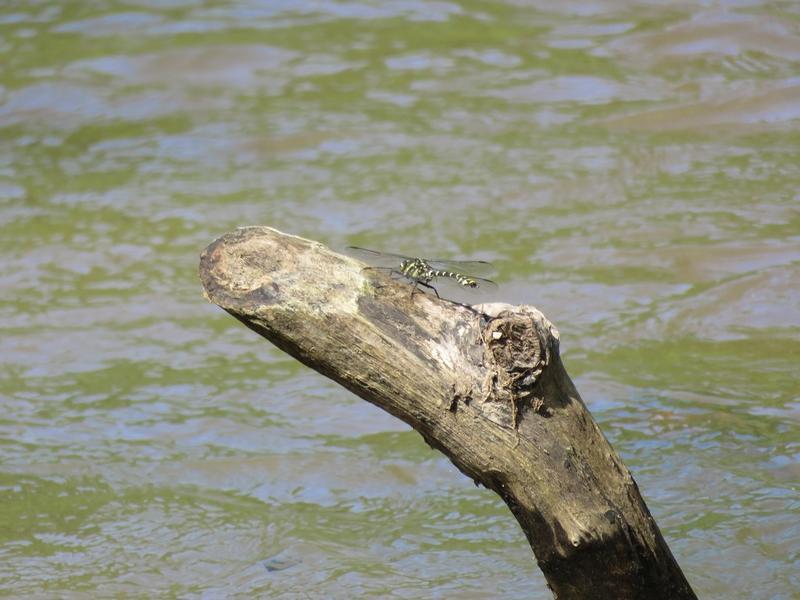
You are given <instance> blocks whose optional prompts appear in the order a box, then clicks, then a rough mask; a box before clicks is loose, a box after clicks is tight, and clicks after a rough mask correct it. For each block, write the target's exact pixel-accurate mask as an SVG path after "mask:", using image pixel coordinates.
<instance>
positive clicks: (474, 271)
mask: <svg viewBox="0 0 800 600" xmlns="http://www.w3.org/2000/svg"><path fill="white" fill-rule="evenodd" d="M347 249H348V250H349V251H350V253H352V254H353V255H355V256H358V257H359V258H363V259H364V261H365V262H367V263H370V264H372V265H374V266H371V267H367V269H375V270H379V271H388V272H389V273H390V274H391V275H400V276H402V277H404V278H406V279H408V280H409V281H411V282H413V283H414V287H413V288H412V290H411V295H412V296H413V295H414V292H415V291H416V290H417V289H418V286H422V287H426V288H428V289H431V290H433V293H434V294H436V297H437V298H440V297H441V296H439V292H438V291H437V290H436V288H435V287H433V285H431V283H432V282H433V281H436V280H437V279H441V280H444V281H448V280H449V281H454V282H456V283H457V284H458V285H459V286H461V287H464V288H472V289H474V288H478V287H481V288H489V289H493V288H496V287H497V284H496V283H495V282H494V281H491V280H489V279H483V278H482V277H478V274H480V275H489V274H491V273H493V272H494V271H495V269H494V266H493V265H492V263H488V262H486V261H483V260H463V261H462V260H440V259H432V258H418V257H413V256H405V255H403V254H392V253H391V252H378V251H377V250H369V249H367V248H359V247H358V246H348V247H347Z"/></svg>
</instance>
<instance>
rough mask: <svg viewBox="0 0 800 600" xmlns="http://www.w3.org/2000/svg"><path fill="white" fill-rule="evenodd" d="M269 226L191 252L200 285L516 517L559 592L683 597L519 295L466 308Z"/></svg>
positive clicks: (685, 588)
mask: <svg viewBox="0 0 800 600" xmlns="http://www.w3.org/2000/svg"><path fill="white" fill-rule="evenodd" d="M364 266H365V265H364V264H362V263H360V262H358V261H356V260H354V259H352V258H350V257H347V256H343V255H341V254H337V253H335V252H332V251H331V250H329V249H328V248H326V247H325V246H323V245H321V244H319V243H316V242H313V241H310V240H306V239H303V238H299V237H296V236H291V235H287V234H283V233H281V232H279V231H276V230H274V229H270V228H267V227H247V228H242V229H238V230H236V231H234V232H231V233H229V234H226V235H224V236H223V237H221V238H220V239H218V240H216V241H215V242H213V243H212V244H211V245H210V246H209V247H208V248H207V249H206V250H205V251H204V252H203V254H202V256H201V260H200V277H201V280H202V282H203V286H204V288H205V293H206V295H207V297H208V299H209V300H210V301H211V302H213V303H215V304H217V305H219V306H220V307H222V308H223V309H225V310H226V311H227V312H229V313H230V314H231V315H233V316H234V317H236V318H237V319H239V320H240V321H242V322H243V323H244V324H245V325H247V326H248V327H250V328H251V329H253V330H255V331H256V332H257V333H259V334H260V335H262V336H264V337H265V338H267V339H268V340H269V341H271V342H272V343H274V344H275V345H276V346H278V347H279V348H280V349H281V350H284V351H285V352H287V353H289V354H290V355H292V356H293V357H295V358H296V359H297V360H299V361H301V362H302V363H304V364H306V365H308V366H309V367H311V368H312V369H315V370H316V371H319V372H320V373H322V374H324V375H326V376H327V377H330V378H331V379H333V380H334V381H337V382H338V383H340V384H341V385H343V386H345V387H346V388H347V389H349V390H351V391H352V392H353V393H355V394H357V395H358V396H360V397H361V398H363V399H365V400H367V401H369V402H371V403H373V404H375V405H377V406H379V407H381V408H383V409H384V410H386V411H388V412H390V413H391V414H393V415H395V416H396V417H398V418H400V419H402V420H403V421H405V422H406V423H408V424H409V425H411V427H413V428H414V429H415V430H416V431H418V432H419V433H420V434H421V435H422V436H423V438H424V439H425V440H426V441H427V443H428V444H429V445H430V446H432V447H433V448H436V449H438V450H440V451H441V452H443V453H444V454H445V455H446V456H447V457H448V458H450V460H452V461H453V463H454V464H455V465H456V466H457V467H458V468H459V469H460V470H461V471H462V472H463V473H465V474H466V475H468V476H469V477H471V478H472V479H473V480H474V481H475V482H476V483H480V484H482V485H484V486H485V487H487V488H489V489H491V490H494V491H495V492H496V493H497V494H498V495H499V496H500V497H501V498H502V499H503V500H504V501H505V503H506V504H507V505H508V507H509V508H510V509H511V512H512V513H513V514H514V516H515V517H516V519H517V521H518V522H519V524H520V525H521V526H522V529H523V531H524V532H525V535H526V536H527V539H528V541H529V543H530V545H531V548H532V549H533V552H534V554H535V556H536V559H537V561H538V564H539V567H540V568H541V570H542V572H543V573H544V575H545V578H546V579H547V582H548V584H549V586H550V588H551V590H552V591H553V593H554V595H555V597H557V598H569V599H573V598H614V599H625V598H647V599H670V600H675V599H682V598H695V595H694V593H693V592H692V589H691V587H690V586H689V584H688V582H687V581H686V578H685V577H684V575H683V573H682V572H681V570H680V567H679V566H678V564H677V562H676V561H675V559H674V558H673V556H672V554H671V552H670V550H669V548H668V547H667V544H666V542H665V541H664V539H663V537H662V535H661V532H660V531H659V529H658V526H657V525H656V523H655V521H654V520H653V518H652V516H651V515H650V512H649V511H648V509H647V507H646V506H645V503H644V501H643V500H642V497H641V495H640V494H639V490H638V488H637V486H636V483H635V482H634V480H633V477H631V474H630V472H629V471H628V469H627V468H626V467H625V465H624V464H623V463H622V461H621V460H620V458H619V456H617V453H616V452H615V451H614V449H613V448H612V447H611V445H610V444H609V443H608V441H607V440H606V439H605V437H604V436H603V434H602V433H601V432H600V429H599V428H598V426H597V424H596V423H595V422H594V420H593V419H592V417H591V415H590V414H589V411H588V410H587V409H586V406H585V405H584V403H583V401H582V400H581V398H580V396H579V395H578V392H577V390H576V389H575V387H574V386H573V384H572V381H571V380H570V378H569V376H568V375H567V373H566V371H565V370H564V367H563V365H562V363H561V359H560V356H559V346H558V344H559V338H558V332H557V331H556V329H555V327H553V325H552V324H551V323H550V322H549V321H548V320H547V319H546V318H545V317H544V315H542V313H540V312H539V311H538V310H537V309H535V308H533V307H532V306H511V305H507V304H484V305H478V306H474V307H468V306H464V305H460V304H456V303H454V302H449V301H447V300H439V299H437V298H435V297H433V296H432V295H429V294H424V293H416V294H411V293H410V286H408V285H406V284H405V283H403V282H397V281H392V280H391V279H390V278H389V277H387V276H386V275H385V274H383V273H381V272H379V271H374V270H364V268H363V267H364Z"/></svg>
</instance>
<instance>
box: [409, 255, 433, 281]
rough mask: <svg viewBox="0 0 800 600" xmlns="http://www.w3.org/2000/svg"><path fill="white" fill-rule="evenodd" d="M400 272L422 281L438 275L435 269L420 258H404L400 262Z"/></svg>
mask: <svg viewBox="0 0 800 600" xmlns="http://www.w3.org/2000/svg"><path fill="white" fill-rule="evenodd" d="M400 272H401V273H402V274H403V275H405V276H406V277H408V278H409V279H413V280H415V281H421V282H423V283H429V282H430V281H432V280H433V279H434V278H436V277H438V275H436V271H435V270H434V269H433V268H432V267H431V266H430V265H429V264H428V263H426V262H425V261H424V260H422V259H421V258H414V259H409V260H404V261H403V262H402V263H400Z"/></svg>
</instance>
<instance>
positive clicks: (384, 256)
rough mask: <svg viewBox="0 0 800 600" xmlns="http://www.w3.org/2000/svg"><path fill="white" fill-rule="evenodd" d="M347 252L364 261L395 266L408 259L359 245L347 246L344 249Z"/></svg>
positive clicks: (400, 255)
mask: <svg viewBox="0 0 800 600" xmlns="http://www.w3.org/2000/svg"><path fill="white" fill-rule="evenodd" d="M345 250H346V252H347V254H349V255H350V256H354V257H356V258H360V259H361V260H363V261H364V262H368V263H371V264H374V265H385V266H389V265H394V266H396V267H399V266H400V263H401V262H403V261H404V260H408V259H409V258H410V257H408V256H404V255H402V254H392V253H391V252H379V251H378V250H370V249H369V248H361V247H359V246H348V247H347V248H346V249H345Z"/></svg>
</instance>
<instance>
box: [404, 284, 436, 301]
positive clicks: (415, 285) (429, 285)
mask: <svg viewBox="0 0 800 600" xmlns="http://www.w3.org/2000/svg"><path fill="white" fill-rule="evenodd" d="M417 285H422V286H425V287H426V288H429V289H432V290H433V293H434V294H436V297H437V298H439V299H440V300H441V296H440V295H439V292H437V291H436V288H435V287H433V286H432V285H431V284H429V283H425V282H424V281H417V282H416V283H415V284H414V289H417ZM411 295H412V296H413V295H414V292H413V291H412V292H411Z"/></svg>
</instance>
